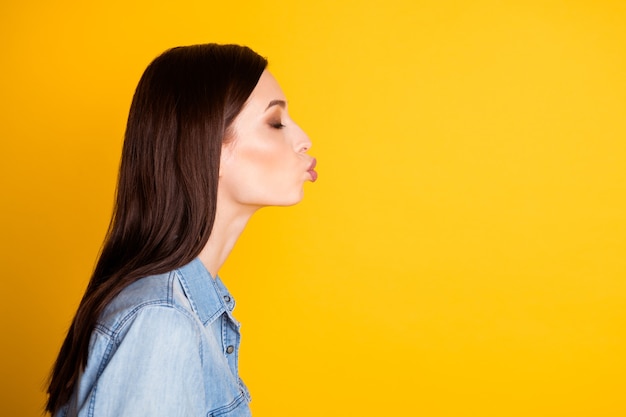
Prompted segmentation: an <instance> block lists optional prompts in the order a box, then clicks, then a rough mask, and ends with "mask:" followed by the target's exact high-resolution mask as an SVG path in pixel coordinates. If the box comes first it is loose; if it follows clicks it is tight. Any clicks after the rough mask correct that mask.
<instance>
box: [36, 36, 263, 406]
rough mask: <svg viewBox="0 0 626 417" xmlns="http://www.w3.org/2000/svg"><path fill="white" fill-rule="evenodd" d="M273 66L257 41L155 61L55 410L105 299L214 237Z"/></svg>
mask: <svg viewBox="0 0 626 417" xmlns="http://www.w3.org/2000/svg"><path fill="white" fill-rule="evenodd" d="M266 66H267V60H266V59H265V58H263V57H261V56H259V55H258V54H257V53H255V52H254V51H252V50H251V49H249V48H247V47H244V46H239V45H217V44H206V45H193V46H186V47H177V48H173V49H170V50H168V51H166V52H164V53H163V54H162V55H160V56H159V57H157V58H156V59H155V60H154V61H153V62H152V63H151V64H150V65H149V66H148V68H147V69H146V70H145V72H144V74H143V76H142V77H141V80H140V81H139V84H138V86H137V89H136V91H135V95H134V97H133V101H132V104H131V107H130V112H129V115H128V123H127V126H126V133H125V136H124V146H123V150H122V158H121V163H120V169H119V176H118V184H117V193H116V201H115V208H114V212H113V216H112V218H111V223H110V225H109V230H108V233H107V236H106V238H105V241H104V244H103V247H102V251H101V254H100V256H99V258H98V261H97V263H96V267H95V269H94V272H93V275H92V276H91V280H90V282H89V284H88V286H87V289H86V291H85V294H84V296H83V298H82V300H81V302H80V305H79V307H78V311H77V312H76V315H75V316H74V320H73V321H72V324H71V326H70V328H69V331H68V333H67V336H66V338H65V341H64V342H63V345H62V347H61V350H60V352H59V355H58V357H57V360H56V362H55V364H54V367H53V370H52V373H51V375H50V380H49V385H48V401H47V404H46V411H48V412H50V413H52V414H55V413H56V412H57V411H58V410H59V409H60V408H61V407H62V406H63V405H65V404H66V403H67V402H68V401H69V399H70V397H71V395H72V392H73V391H74V389H75V387H76V384H77V382H78V378H79V376H80V373H81V371H82V369H84V367H85V366H86V364H87V358H88V354H89V351H88V349H89V340H90V337H91V333H92V331H93V329H94V326H95V323H96V321H97V320H98V317H99V316H100V314H101V313H102V311H103V309H104V307H105V306H106V305H107V304H108V303H109V302H110V301H111V300H112V299H113V298H114V297H115V296H116V295H117V294H119V292H120V291H121V290H122V289H123V288H125V287H126V286H128V285H129V284H131V283H132V282H134V281H137V280H138V279H140V278H142V277H145V276H148V275H153V274H160V273H164V272H168V271H171V270H172V269H175V268H178V267H180V266H183V265H185V264H187V263H189V262H190V261H191V260H192V259H194V258H195V257H196V256H198V254H199V253H200V251H201V250H202V248H203V247H204V245H205V244H206V242H207V240H208V239H209V235H210V233H211V230H212V228H213V222H214V220H215V210H216V200H217V186H218V173H219V162H220V155H221V149H222V143H223V141H224V140H225V138H226V137H228V133H229V132H228V130H229V128H230V126H231V125H232V123H233V120H234V119H235V117H236V116H237V115H238V114H239V112H240V111H241V109H242V108H243V106H244V104H245V103H246V101H247V99H248V97H249V96H250V94H251V93H252V90H253V89H254V87H255V86H256V84H257V83H258V81H259V78H260V76H261V74H262V73H263V71H264V69H265V68H266Z"/></svg>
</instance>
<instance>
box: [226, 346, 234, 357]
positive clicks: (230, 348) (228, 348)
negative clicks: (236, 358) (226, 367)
mask: <svg viewBox="0 0 626 417" xmlns="http://www.w3.org/2000/svg"><path fill="white" fill-rule="evenodd" d="M234 351H235V347H234V346H233V345H230V346H228V347H227V348H226V353H228V354H229V355H230V354H231V353H233V352H234Z"/></svg>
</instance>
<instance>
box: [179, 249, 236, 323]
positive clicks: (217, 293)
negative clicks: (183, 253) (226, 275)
mask: <svg viewBox="0 0 626 417" xmlns="http://www.w3.org/2000/svg"><path fill="white" fill-rule="evenodd" d="M176 273H177V275H178V277H179V280H180V283H181V285H182V286H183V289H184V291H185V294H186V295H187V298H188V299H189V302H190V304H191V308H192V309H193V310H194V311H195V312H196V314H197V315H198V317H199V318H200V320H201V321H202V323H203V324H204V325H205V326H206V325H207V324H208V323H210V322H212V321H214V320H215V319H216V318H217V317H219V316H220V315H221V314H222V313H224V312H226V313H227V314H228V317H229V318H230V319H231V320H232V321H233V323H235V325H236V326H237V327H239V322H237V320H235V318H234V317H233V316H232V310H233V309H234V308H235V300H234V299H233V297H232V296H231V295H230V293H229V292H228V289H227V288H226V286H225V285H224V284H223V283H222V281H221V279H220V277H219V276H217V277H215V278H213V277H212V276H211V274H210V273H209V271H207V269H206V268H205V267H204V264H203V263H202V261H200V259H198V258H195V259H194V260H192V261H191V262H189V263H188V264H187V265H184V266H182V267H180V268H178V269H177V270H176Z"/></svg>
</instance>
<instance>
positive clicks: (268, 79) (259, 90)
mask: <svg viewBox="0 0 626 417" xmlns="http://www.w3.org/2000/svg"><path fill="white" fill-rule="evenodd" d="M273 100H283V101H286V100H285V94H284V93H283V90H282V89H281V88H280V85H279V84H278V81H276V78H274V76H273V75H272V74H271V73H270V72H269V71H268V70H265V71H263V74H261V77H260V78H259V82H258V83H257V85H256V87H254V90H252V94H250V97H249V98H248V102H247V103H246V105H245V106H244V110H246V109H248V110H254V111H257V110H259V111H265V109H266V108H267V105H268V104H269V103H270V102H271V101H273Z"/></svg>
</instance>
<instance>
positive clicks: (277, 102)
mask: <svg viewBox="0 0 626 417" xmlns="http://www.w3.org/2000/svg"><path fill="white" fill-rule="evenodd" d="M272 106H280V107H282V108H283V109H284V108H285V107H287V102H286V101H285V100H272V101H270V104H268V105H267V107H266V108H265V111H267V109H269V108H270V107H272Z"/></svg>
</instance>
